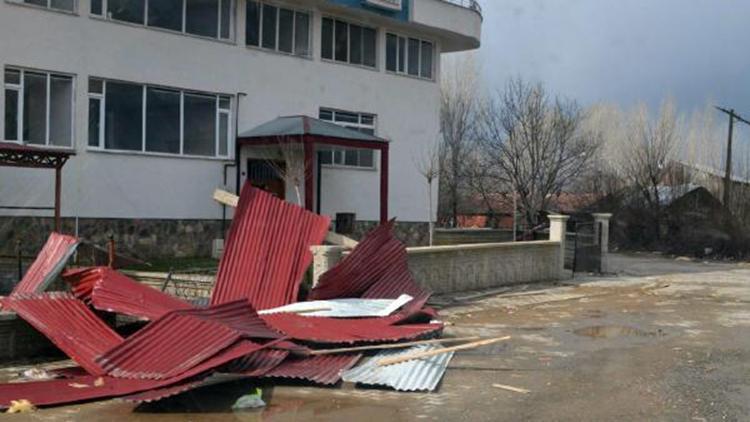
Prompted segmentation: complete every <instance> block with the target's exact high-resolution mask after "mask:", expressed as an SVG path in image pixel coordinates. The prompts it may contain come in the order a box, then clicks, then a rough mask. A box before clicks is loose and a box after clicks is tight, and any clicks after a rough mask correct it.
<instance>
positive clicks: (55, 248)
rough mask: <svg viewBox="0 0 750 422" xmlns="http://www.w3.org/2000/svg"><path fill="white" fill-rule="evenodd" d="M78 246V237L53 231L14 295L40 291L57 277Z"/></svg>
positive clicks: (15, 289) (17, 286) (14, 291)
mask: <svg viewBox="0 0 750 422" xmlns="http://www.w3.org/2000/svg"><path fill="white" fill-rule="evenodd" d="M76 246H78V239H76V238H75V237H72V236H66V235H64V234H60V233H54V232H53V233H52V234H50V236H49V238H47V242H46V243H45V244H44V247H42V250H41V251H39V254H38V255H37V257H36V259H35V260H34V262H33V263H32V264H31V266H30V267H29V269H28V270H27V271H26V274H25V275H24V276H23V279H22V280H21V281H20V282H19V283H18V284H17V285H16V287H15V288H14V289H13V292H12V293H11V296H12V295H15V294H20V293H38V292H42V291H44V289H45V288H47V286H48V285H49V284H50V283H51V282H52V281H53V280H54V279H55V277H57V275H58V274H59V273H60V271H62V269H63V267H64V266H65V263H66V262H67V261H68V259H69V258H70V257H71V255H73V253H74V252H75V250H76Z"/></svg>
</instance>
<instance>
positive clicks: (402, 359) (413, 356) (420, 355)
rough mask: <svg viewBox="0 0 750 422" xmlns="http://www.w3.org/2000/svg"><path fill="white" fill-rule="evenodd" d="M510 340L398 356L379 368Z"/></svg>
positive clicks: (492, 339) (484, 341)
mask: <svg viewBox="0 0 750 422" xmlns="http://www.w3.org/2000/svg"><path fill="white" fill-rule="evenodd" d="M505 340H510V336H505V337H498V338H491V339H488V340H481V341H475V342H472V343H466V344H461V345H459V346H453V347H444V348H442V349H436V350H428V351H426V352H417V353H412V354H409V355H406V356H398V357H393V358H386V359H381V360H379V361H378V363H377V365H378V366H388V365H395V364H397V363H401V362H406V361H410V360H414V359H421V358H427V357H430V356H436V355H442V354H444V353H450V352H455V351H458V350H467V349H476V348H477V347H482V346H488V345H490V344H493V343H498V342H501V341H505Z"/></svg>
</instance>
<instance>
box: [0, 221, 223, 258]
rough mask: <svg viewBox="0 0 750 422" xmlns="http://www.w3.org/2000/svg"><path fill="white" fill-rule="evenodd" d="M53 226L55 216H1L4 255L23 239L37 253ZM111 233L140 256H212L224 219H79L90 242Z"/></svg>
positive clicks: (67, 228)
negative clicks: (212, 249)
mask: <svg viewBox="0 0 750 422" xmlns="http://www.w3.org/2000/svg"><path fill="white" fill-rule="evenodd" d="M230 223H231V222H230V221H227V229H228V228H229V224H230ZM52 228H53V220H52V218H47V217H0V255H15V253H16V240H17V239H21V240H22V251H23V254H24V255H28V256H36V254H37V252H38V251H39V249H41V247H42V246H43V245H44V242H45V240H46V239H47V236H48V235H49V233H50V231H51V230H52ZM62 229H63V233H70V234H72V233H75V232H76V221H75V219H73V218H64V219H63V227H62ZM110 233H112V234H114V237H115V243H116V249H117V252H118V253H122V254H125V255H129V256H133V257H136V258H140V259H146V260H149V259H160V258H184V257H190V258H192V257H209V256H211V242H212V241H213V239H216V238H217V237H219V236H220V234H221V220H156V219H143V220H140V219H106V218H80V219H78V236H79V237H80V238H82V239H84V240H86V241H88V242H92V243H94V244H96V245H99V246H102V247H106V245H107V241H108V238H109V234H110Z"/></svg>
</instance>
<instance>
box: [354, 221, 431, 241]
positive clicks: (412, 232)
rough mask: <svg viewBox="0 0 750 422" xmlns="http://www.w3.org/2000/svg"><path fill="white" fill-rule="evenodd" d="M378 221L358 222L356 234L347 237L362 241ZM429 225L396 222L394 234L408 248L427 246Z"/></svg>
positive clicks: (356, 223)
mask: <svg viewBox="0 0 750 422" xmlns="http://www.w3.org/2000/svg"><path fill="white" fill-rule="evenodd" d="M378 224H380V222H378V221H357V222H355V223H354V233H351V234H347V235H346V236H348V237H351V238H352V239H356V240H362V238H363V237H365V235H366V234H367V233H368V232H369V231H370V230H372V229H374V228H375V227H377V226H378ZM429 226H430V225H429V224H428V223H426V222H425V223H418V222H403V221H398V220H396V226H395V228H394V233H395V234H396V237H397V238H398V239H399V240H400V241H402V242H404V244H405V245H406V246H425V245H427V244H429V241H430V229H429Z"/></svg>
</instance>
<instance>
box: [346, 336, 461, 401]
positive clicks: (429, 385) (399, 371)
mask: <svg viewBox="0 0 750 422" xmlns="http://www.w3.org/2000/svg"><path fill="white" fill-rule="evenodd" d="M441 347H442V346H440V345H439V344H423V345H419V346H414V347H411V348H409V349H406V350H396V351H393V350H386V351H382V352H380V353H378V354H377V355H375V356H373V357H372V358H370V360H368V361H367V362H366V363H365V364H363V365H360V366H358V367H356V368H354V369H350V370H348V371H344V372H343V373H342V374H341V378H342V379H343V380H344V381H346V382H356V383H359V384H368V385H383V386H387V387H392V388H394V389H396V390H398V391H433V390H435V388H437V386H438V384H439V383H440V380H441V379H442V378H443V374H444V373H445V369H446V368H447V367H448V362H450V360H451V358H452V357H453V352H451V353H443V354H441V355H436V356H430V357H427V358H423V359H413V360H409V361H406V362H402V363H397V364H395V365H388V366H378V365H377V363H378V361H380V360H381V359H384V358H392V357H398V356H404V355H409V354H412V353H418V352H424V351H428V350H434V349H439V348H441Z"/></svg>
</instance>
